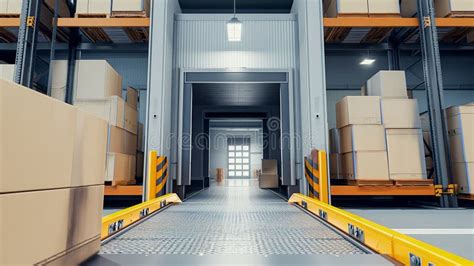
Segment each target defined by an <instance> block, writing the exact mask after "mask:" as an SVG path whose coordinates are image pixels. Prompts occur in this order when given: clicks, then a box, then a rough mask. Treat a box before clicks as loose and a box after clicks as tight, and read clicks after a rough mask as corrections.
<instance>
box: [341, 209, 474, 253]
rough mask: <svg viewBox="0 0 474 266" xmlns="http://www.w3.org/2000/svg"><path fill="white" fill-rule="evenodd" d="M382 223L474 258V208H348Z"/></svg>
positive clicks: (447, 249) (450, 250)
mask: <svg viewBox="0 0 474 266" xmlns="http://www.w3.org/2000/svg"><path fill="white" fill-rule="evenodd" d="M346 210H348V211H350V212H352V213H354V214H357V215H360V216H362V217H364V218H366V219H369V220H372V221H374V222H376V223H379V224H381V225H384V226H387V227H389V228H391V229H394V230H396V231H399V232H400V233H403V234H406V235H409V236H412V237H414V238H416V239H419V240H421V241H424V242H426V243H429V244H432V245H434V246H437V247H439V248H442V249H444V250H446V251H449V252H452V253H455V254H457V255H460V256H462V257H465V258H467V259H470V260H474V209H455V210H444V209H354V208H351V209H346Z"/></svg>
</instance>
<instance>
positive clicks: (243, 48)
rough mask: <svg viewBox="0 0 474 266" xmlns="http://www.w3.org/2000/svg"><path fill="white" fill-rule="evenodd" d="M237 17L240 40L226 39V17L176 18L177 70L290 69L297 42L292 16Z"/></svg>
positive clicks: (181, 16) (294, 63) (292, 64)
mask: <svg viewBox="0 0 474 266" xmlns="http://www.w3.org/2000/svg"><path fill="white" fill-rule="evenodd" d="M263 16H266V17H265V20H263V19H262V17H261V16H260V15H239V16H238V18H239V19H240V20H241V21H243V25H242V41H241V42H229V41H228V40H227V31H226V21H227V20H228V19H230V16H228V15H178V16H177V18H176V24H175V27H176V28H175V33H176V45H175V66H176V67H177V68H201V69H202V68H237V67H247V68H273V69H275V68H294V67H295V66H296V54H297V50H296V49H297V43H296V40H297V39H298V38H297V36H296V20H295V17H294V16H292V15H272V16H271V17H270V16H268V15H263Z"/></svg>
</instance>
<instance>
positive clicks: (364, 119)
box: [336, 96, 382, 128]
mask: <svg viewBox="0 0 474 266" xmlns="http://www.w3.org/2000/svg"><path fill="white" fill-rule="evenodd" d="M381 123H382V118H381V114H380V97H378V96H346V97H344V98H343V99H342V100H341V101H339V102H338V103H337V104H336V124H337V127H338V128H342V127H345V126H347V125H380V124H381Z"/></svg>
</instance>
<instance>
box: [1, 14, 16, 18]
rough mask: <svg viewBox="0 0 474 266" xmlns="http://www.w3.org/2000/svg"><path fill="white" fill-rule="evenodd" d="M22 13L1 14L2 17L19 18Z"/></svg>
mask: <svg viewBox="0 0 474 266" xmlns="http://www.w3.org/2000/svg"><path fill="white" fill-rule="evenodd" d="M19 17H20V14H0V18H19Z"/></svg>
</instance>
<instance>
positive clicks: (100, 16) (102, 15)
mask: <svg viewBox="0 0 474 266" xmlns="http://www.w3.org/2000/svg"><path fill="white" fill-rule="evenodd" d="M74 17H75V18H110V14H80V13H76V14H75V15H74Z"/></svg>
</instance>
